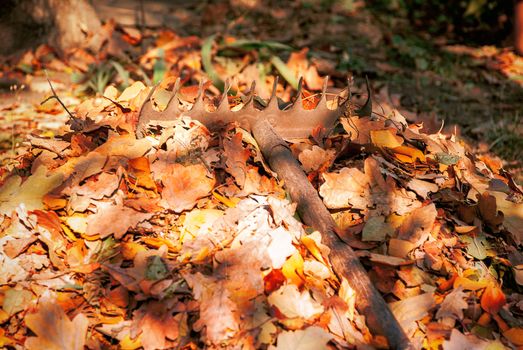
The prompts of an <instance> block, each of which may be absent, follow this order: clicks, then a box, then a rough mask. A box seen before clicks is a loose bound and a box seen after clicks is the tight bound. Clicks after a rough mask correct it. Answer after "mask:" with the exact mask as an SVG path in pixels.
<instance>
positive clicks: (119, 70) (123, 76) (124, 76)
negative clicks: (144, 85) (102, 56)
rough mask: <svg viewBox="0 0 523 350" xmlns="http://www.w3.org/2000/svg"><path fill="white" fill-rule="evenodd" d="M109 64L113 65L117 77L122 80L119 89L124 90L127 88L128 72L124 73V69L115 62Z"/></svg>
mask: <svg viewBox="0 0 523 350" xmlns="http://www.w3.org/2000/svg"><path fill="white" fill-rule="evenodd" d="M111 64H112V65H113V67H114V69H116V72H117V73H118V76H119V77H120V78H121V79H122V84H121V85H120V88H121V89H125V88H126V87H128V86H129V72H128V71H126V70H125V68H124V67H123V66H122V65H121V64H120V63H118V62H116V61H111Z"/></svg>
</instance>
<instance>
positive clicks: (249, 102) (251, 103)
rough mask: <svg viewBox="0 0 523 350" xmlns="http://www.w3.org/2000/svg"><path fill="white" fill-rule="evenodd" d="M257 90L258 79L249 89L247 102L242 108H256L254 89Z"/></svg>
mask: <svg viewBox="0 0 523 350" xmlns="http://www.w3.org/2000/svg"><path fill="white" fill-rule="evenodd" d="M255 90H256V80H253V81H252V83H251V88H250V89H249V91H247V102H245V105H244V106H243V108H242V109H249V108H250V109H254V91H255Z"/></svg>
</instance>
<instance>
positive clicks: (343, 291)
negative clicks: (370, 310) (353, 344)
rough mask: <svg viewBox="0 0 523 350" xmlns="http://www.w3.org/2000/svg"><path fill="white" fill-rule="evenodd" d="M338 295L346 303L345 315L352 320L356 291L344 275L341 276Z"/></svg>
mask: <svg viewBox="0 0 523 350" xmlns="http://www.w3.org/2000/svg"><path fill="white" fill-rule="evenodd" d="M338 295H339V296H340V298H342V299H343V301H345V303H347V306H348V307H349V309H348V310H347V317H348V318H349V320H351V321H352V320H353V319H354V311H355V310H356V292H355V291H354V289H352V287H351V286H350V284H349V282H348V281H347V280H346V279H345V278H344V277H343V278H342V281H341V286H340V289H339V291H338Z"/></svg>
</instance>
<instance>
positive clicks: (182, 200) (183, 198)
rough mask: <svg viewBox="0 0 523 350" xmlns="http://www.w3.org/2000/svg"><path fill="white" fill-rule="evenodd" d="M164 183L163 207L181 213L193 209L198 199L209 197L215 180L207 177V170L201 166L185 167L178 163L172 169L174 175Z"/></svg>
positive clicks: (165, 177) (165, 178) (166, 178)
mask: <svg viewBox="0 0 523 350" xmlns="http://www.w3.org/2000/svg"><path fill="white" fill-rule="evenodd" d="M162 182H163V184H164V186H165V187H164V188H163V191H162V197H163V199H164V202H163V203H162V205H163V206H164V207H165V208H168V209H172V210H174V211H175V212H177V213H180V212H182V211H184V210H188V209H192V208H193V207H194V206H195V205H196V201H197V200H198V199H200V198H203V197H206V196H208V195H209V194H210V193H211V191H212V189H213V187H214V183H215V180H214V178H209V177H207V169H206V168H205V167H204V166H203V165H201V164H195V165H189V166H187V167H185V166H183V165H181V164H178V163H176V164H174V165H173V167H172V174H170V175H166V176H164V178H163V179H162Z"/></svg>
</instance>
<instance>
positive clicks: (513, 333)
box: [503, 328, 523, 346]
mask: <svg viewBox="0 0 523 350" xmlns="http://www.w3.org/2000/svg"><path fill="white" fill-rule="evenodd" d="M503 335H504V336H505V338H507V339H508V340H510V342H511V343H512V344H514V345H516V346H523V328H511V329H509V330H508V331H506V332H503Z"/></svg>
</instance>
